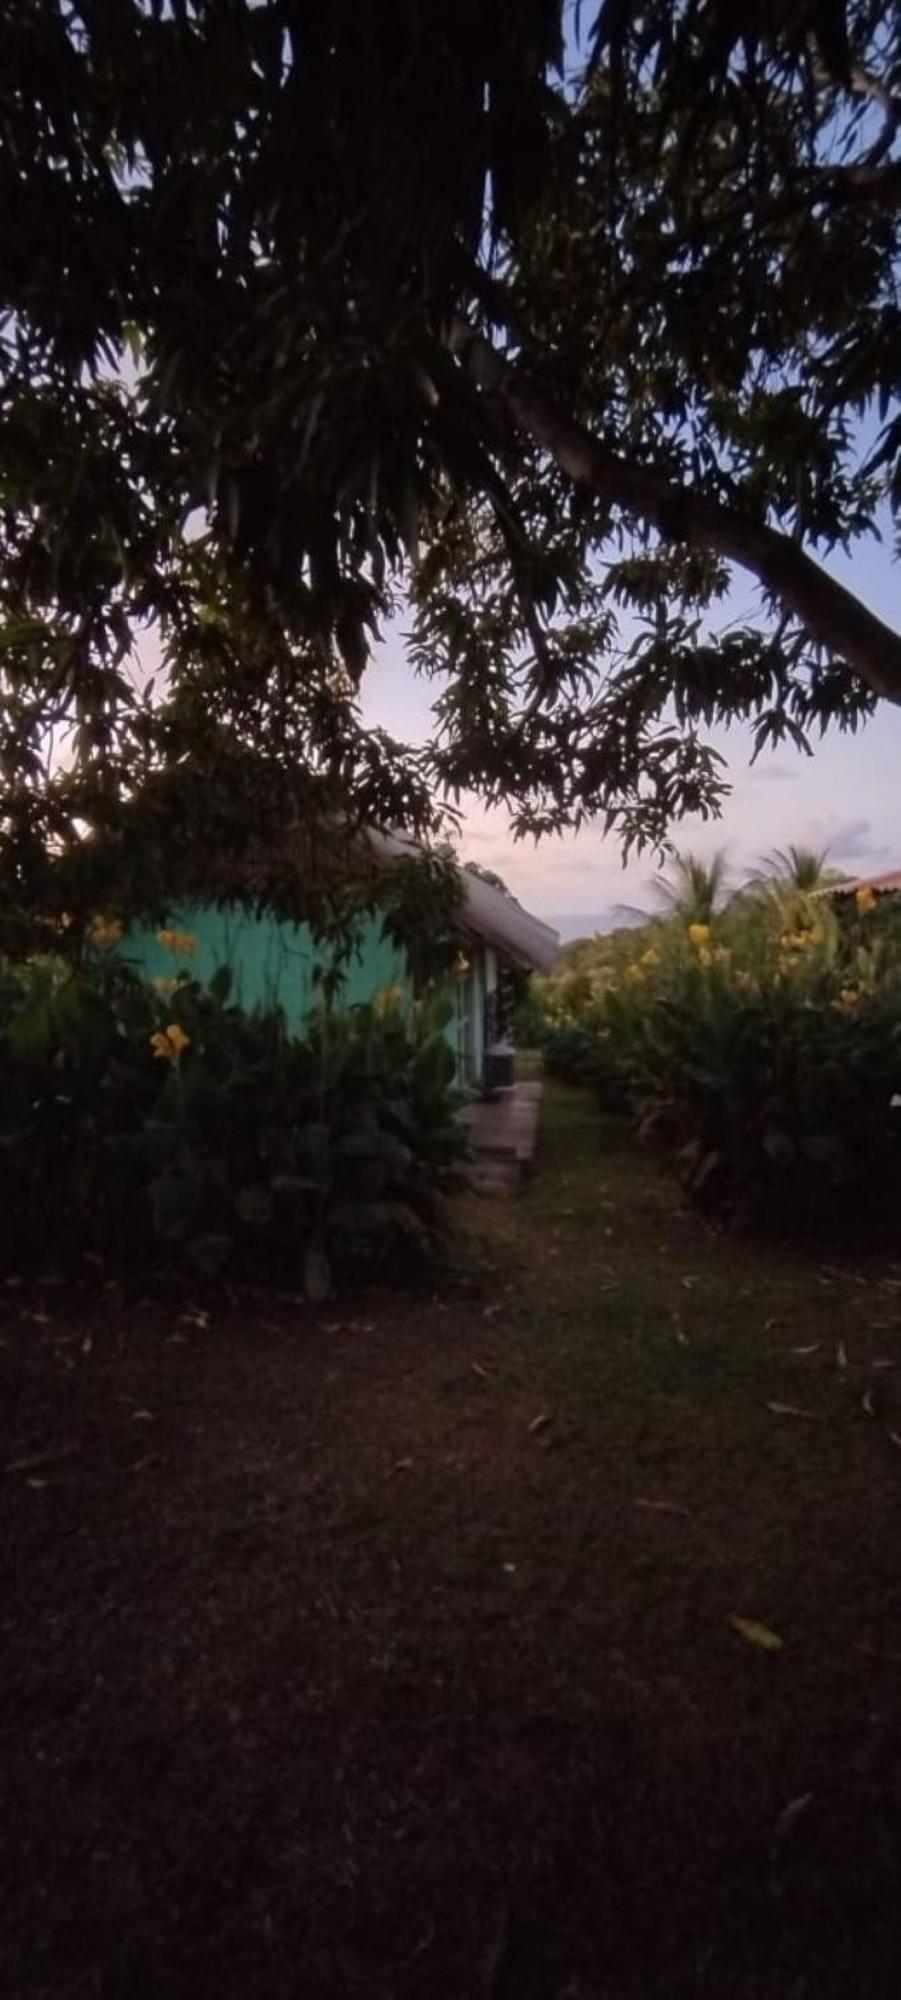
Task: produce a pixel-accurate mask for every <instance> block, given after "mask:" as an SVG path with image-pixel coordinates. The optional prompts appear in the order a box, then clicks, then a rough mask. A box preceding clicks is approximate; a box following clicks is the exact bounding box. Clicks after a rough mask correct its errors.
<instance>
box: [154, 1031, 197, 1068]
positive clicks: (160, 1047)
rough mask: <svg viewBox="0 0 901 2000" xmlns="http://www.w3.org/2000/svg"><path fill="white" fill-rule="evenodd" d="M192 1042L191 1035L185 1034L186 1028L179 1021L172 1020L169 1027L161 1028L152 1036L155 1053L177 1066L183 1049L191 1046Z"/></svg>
mask: <svg viewBox="0 0 901 2000" xmlns="http://www.w3.org/2000/svg"><path fill="white" fill-rule="evenodd" d="M190 1043H191V1037H190V1035H186V1034H185V1031H184V1028H180V1027H179V1025H178V1022H177V1021H170V1023H169V1026H168V1028H159V1029H158V1030H157V1033H156V1034H155V1035H151V1037H150V1046H151V1048H152V1050H153V1053H154V1055H155V1056H159V1057H160V1058H161V1059H162V1061H163V1062H168V1063H172V1064H173V1065H174V1066H176V1067H177V1065H178V1063H179V1061H180V1059H181V1056H182V1053H183V1051H184V1050H185V1049H187V1048H189V1047H190Z"/></svg>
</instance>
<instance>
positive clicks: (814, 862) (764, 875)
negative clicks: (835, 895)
mask: <svg viewBox="0 0 901 2000" xmlns="http://www.w3.org/2000/svg"><path fill="white" fill-rule="evenodd" d="M845 880H846V877H845V876H844V874H843V873H842V870H841V869H840V868H832V867H830V865H829V849H828V847H824V848H822V849H820V848H816V847H799V846H796V845H795V843H794V842H793V841H792V842H790V843H789V845H788V847H776V848H774V849H773V852H772V854H768V855H767V857H766V859H765V861H763V862H762V863H761V865H760V867H759V868H755V869H754V870H753V871H752V873H751V875H750V876H749V877H748V886H749V888H752V889H753V888H756V889H760V890H763V891H764V893H765V894H768V895H771V894H775V895H777V896H778V897H780V898H784V897H788V898H791V897H793V896H816V895H818V894H819V893H820V891H821V890H823V889H834V888H836V887H837V886H838V884H839V882H844V881H845Z"/></svg>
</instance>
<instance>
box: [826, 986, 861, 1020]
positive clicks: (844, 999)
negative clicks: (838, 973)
mask: <svg viewBox="0 0 901 2000" xmlns="http://www.w3.org/2000/svg"><path fill="white" fill-rule="evenodd" d="M832 1004H833V1006H834V1007H835V1008H836V1009H837V1011H838V1013H840V1014H853V1012H854V1009H855V1007H858V1006H859V1005H860V990H859V988H858V987H856V986H843V987H842V990H841V992H840V994H839V996H838V999H837V1000H834V1001H833V1003H832Z"/></svg>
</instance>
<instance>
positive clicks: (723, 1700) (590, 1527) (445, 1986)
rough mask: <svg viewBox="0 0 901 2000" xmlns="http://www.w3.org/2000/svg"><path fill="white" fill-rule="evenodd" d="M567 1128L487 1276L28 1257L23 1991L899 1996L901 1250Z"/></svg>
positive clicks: (7, 1573) (20, 1377)
mask: <svg viewBox="0 0 901 2000" xmlns="http://www.w3.org/2000/svg"><path fill="white" fill-rule="evenodd" d="M548 1118H549V1122H548V1126H547V1130H546V1135H545V1167H544V1172H543V1175H542V1177H541V1178H540V1179H539V1180H538V1181H536V1183H535V1185H534V1188H533V1189H532V1191H530V1193H529V1194H528V1195H527V1197H526V1198H525V1199H524V1201H523V1202H521V1203H520V1204H518V1205H516V1206H515V1207H510V1208H504V1207H502V1206H501V1205H498V1206H497V1207H494V1208H489V1205H488V1204H484V1205H483V1206H482V1208H480V1209H479V1210H478V1211H477V1213H478V1217H479V1226H480V1228H482V1229H486V1228H487V1229H488V1230H489V1231H490V1234H491V1237H492V1239H493V1250H492V1251H491V1252H490V1254H491V1256H492V1258H493V1261H494V1264H495V1267H496V1268H495V1269H494V1270H488V1271H485V1272H483V1276H482V1278H481V1280H480V1281H479V1282H478V1283H477V1284H476V1285H475V1287H474V1289H473V1290H472V1291H471V1292H470V1293H461V1291H460V1289H459V1287H452V1288H450V1289H449V1290H448V1291H447V1292H446V1294H445V1296H443V1297H441V1298H438V1299H415V1300H407V1301H405V1302H402V1303H400V1304H398V1303H397V1302H392V1301H390V1300H386V1299H385V1298H384V1297H382V1298H372V1299H368V1300H361V1301H360V1300H358V1301H356V1302H355V1303H354V1305H353V1307H352V1309H347V1308H345V1309H341V1310H336V1311H334V1312H331V1313H329V1312H328V1311H326V1312H325V1313H321V1314H319V1315H310V1314H309V1312H308V1311H307V1310H306V1309H305V1308H303V1307H301V1306H298V1305H296V1304H291V1303H289V1302H287V1301H284V1300H281V1301H278V1300H271V1299H269V1300H264V1299H260V1298H259V1297H249V1296H248V1297H243V1296H242V1297H241V1298H240V1299H239V1300H237V1301H235V1302H233V1303H232V1304H231V1305H223V1304H220V1303H216V1302H210V1301H207V1303H206V1307H205V1308H204V1311H209V1312H210V1318H209V1322H208V1323H206V1322H205V1321H204V1314H203V1312H201V1313H200V1314H193V1315H192V1314H191V1313H190V1312H187V1313H186V1310H185V1308H186V1303H187V1302H186V1301H185V1300H183V1299H182V1300H174V1301H173V1300H169V1301H160V1300H156V1301H155V1302H153V1303H145V1304H142V1303H140V1302H134V1301H132V1302H128V1301H127V1300H126V1299H125V1298H124V1297H123V1296H122V1295H121V1294H120V1293H118V1292H117V1291H115V1290H111V1291H107V1292H104V1293H102V1294H100V1295H98V1293H97V1292H96V1291H91V1292H88V1291H85V1292H83V1293H67V1294H66V1295H65V1296H64V1295H63V1294H62V1293H61V1292H60V1291H58V1290H54V1289H48V1290H46V1291H45V1292H44V1293H42V1294H40V1295H35V1296H31V1295H29V1296H28V1297H27V1298H26V1297H25V1295H24V1294H22V1293H18V1292H15V1291H8V1292H7V1294H6V1299H7V1308H8V1309H7V1311H6V1313H5V1316H4V1323H3V1325H2V1327H0V1338H2V1341H3V1345H2V1347H0V1363H2V1379H3V1383H4V1387H5V1404H6V1416H7V1431H8V1434H9V1436H10V1438H11V1444H10V1452H9V1456H10V1461H11V1469H10V1471H9V1472H8V1473H7V1475H6V1479H5V1492H4V1515H3V1543H2V1555H3V1566H4V1578H3V1599H2V1613H0V1644H2V1654H3V1678H4V1699H3V1703H2V1707H0V1737H2V1760H3V1769H4V1772H5V1776H6V1785H5V1797H6V1802H7V1805H6V1811H5V1813H4V1815H3V1819H2V1824H0V1869H2V1880H3V1884H4V1904H3V1908H4V1922H3V1931H4V1938H3V1943H2V1946H0V1952H2V1954H3V1960H4V1962H3V1965H2V1973H0V1985H2V1990H3V1992H4V1994H5V1995H7V1996H8V1997H9V2000H19V1996H21V1997H22V2000H26V1996H27V2000H39V1996H40V2000H50V1996H52V2000H62V1996H65V1997H66V2000H75V1996H78V2000H81V1996H84V2000H145V1997H146V2000H151V1996H153V2000H182V1996H185V2000H187V1996H188V1995H190V1996H192V2000H193V1996H196V1995H198V1994H200V1993H203V1994H206V1993H210V1994H215V1995H217V1996H219V2000H238V1996H241V2000H245V1997H246V2000H251V1996H252V2000H268V1996H273V2000H282V1996H285V2000H287V1996H297V1997H298V2000H300V1996H303V2000H326V1996H328V2000H357V1996H359V2000H363V1996H366V2000H370V1996H384V1997H385V2000H395V1996H396V2000H408V1996H409V2000H412V1996H414V1995H416V1996H428V2000H458V1996H459V2000H463V1997H464V1996H468V1995H475V1994H477V1993H478V1991H479V1981H480V1973H481V1968H482V1967H483V1965H484V1962H485V1959H486V1955H487V1954H488V1953H489V1952H490V1949H491V1945H492V1940H494V1939H495V1938H496V1937H497V1935H498V1933H499V1932H500V1931H501V1930H502V1929H503V1926H504V1924H505V1921H506V1913H507V1912H512V1913H513V1916H514V1919H515V1918H518V1917H519V1916H528V1917H529V1918H534V1919H536V1920H537V1922H538V1923H539V1925H540V1926H542V1927H544V1928H543V1935H544V1936H545V1939H546V1945H547V1954H548V1959H549V1963H550V1964H551V1966H552V1968H553V1984H552V1985H551V1987H550V1988H549V1991H551V1992H554V1993H556V1994H557V1995H558V1996H560V2000H562V1997H563V1996H565V1995H568V1996H570V2000H589V1997H590V2000H594V1996H597V2000H608V1997H609V2000H630V1996H632V1995H639V1994H641V1995H654V1996H660V2000H663V1996H664V1995H665V1996H666V2000H673V1996H677V2000H678V1996H680V1995H685V1996H686V2000H687V1996H689V1995H690V1996H696V1995H698V1996H700V1995H704V1996H711V2000H713V1996H717V2000H721V1996H723V1997H724V1996H730V2000H731V1996H733V1995H738V1996H751V1995H754V1996H758V1995H759V1996H761V2000H763V1996H766V2000H805V1997H806V1996H808V1995H809V1996H810V2000H814V1996H816V2000H821V1996H824V1995H826V1996H833V1995H834V1996H839V1995H842V1996H843V1995H847V1996H849V2000H851V1996H858V1995H865V1996H867V2000H870V1996H876V2000H879V1996H882V1995H884V1996H885V2000H889V1996H890V1995H891V1996H895V1995H896V1994H897V1992H898V1990H899V1986H901V1971H899V1966H901V1958H899V1941H901V1931H899V1917H898V1914H897V1908H896V1906H897V1903H898V1895H897V1890H898V1882H899V1862H901V1766H899V1741H898V1700H897V1696H898V1686H899V1675H901V1599H899V1588H898V1580H897V1579H898V1549H899V1546H901V1543H899V1527H901V1519H899V1505H898V1502H899V1487H901V1449H897V1448H896V1447H895V1446H893V1445H892V1443H891V1441H890V1430H891V1428H892V1425H893V1421H894V1420H893V1416H892V1408H893V1405H892V1402H891V1397H890V1394H889V1387H888V1385H889V1383H890V1379H891V1373H892V1371H891V1370H890V1369H884V1370H883V1369H874V1368H873V1363H874V1362H879V1361H891V1360H894V1359H895V1358H896V1357H897V1358H901V1322H899V1314H898V1305H897V1299H898V1296H899V1285H901V1280H899V1278H898V1276H897V1274H896V1273H895V1269H894V1266H892V1265H890V1264H887V1263H882V1264H880V1265H879V1266H878V1268H871V1269H869V1270H868V1271H867V1272H866V1273H864V1274H860V1273H855V1272H854V1271H853V1269H852V1267H850V1266H842V1267H841V1268H840V1269H838V1270H837V1272H836V1274H835V1275H834V1276H833V1277H830V1276H828V1275H827V1274H824V1273H823V1271H822V1268H821V1266H820V1265H819V1263H817V1262H816V1261H815V1260H811V1259H805V1260H802V1262H801V1263H800V1264H799V1263H797V1262H794V1261H790V1262H789V1263H786V1262H785V1260H780V1259H774V1260H772V1261H771V1263H770V1264H769V1265H767V1267H766V1268H765V1269H764V1267H763V1265H762V1262H761V1258H760V1255H759V1253H758V1252H755V1251H754V1250H753V1249H751V1248H750V1247H746V1248H738V1249H736V1248H735V1247H734V1246H730V1245H727V1244H725V1243H724V1242H723V1241H722V1239H718V1238H714V1237H712V1236H711V1235H710V1234H709V1233H708V1232H705V1231H704V1230H703V1229H702V1228H701V1227H700V1226H699V1225H697V1224H696V1223H694V1222H692V1221H691V1220H690V1219H687V1218H685V1217H684V1216H683V1215H682V1214H681V1212H680V1210H679V1208H678V1204H677V1203H676V1202H675V1201H674V1199H673V1197H672V1195H671V1194H670V1192H669V1190H668V1189H665V1188H663V1187H662V1186H661V1184H660V1183H659V1181H658V1179H657V1177H656V1174H655V1172H654V1170H653V1168H651V1167H650V1166H649V1165H648V1164H647V1163H646V1162H644V1161H640V1160H637V1159H636V1157H635V1156H634V1155H633V1154H632V1152H631V1151H630V1150H629V1149H626V1150H624V1151H623V1152H622V1154H621V1156H619V1157H617V1156H615V1155H611V1154H610V1152H609V1146H608V1150H607V1152H606V1153H605V1152H604V1151H603V1150H602V1148H601V1145H600V1141H599V1136H598V1133H597V1131H596V1126H595V1121H594V1118H593V1115H592V1114H591V1112H590V1107H586V1106H584V1105H581V1104H580V1103H578V1101H577V1100H575V1099H570V1098H566V1097H559V1098H556V1099H555V1098H553V1097H552V1098H551V1102H550V1108H549V1114H548ZM608 1231H609V1232H610V1233H609V1234H608V1233H607V1232H608ZM686 1280H688V1281H690V1282H688V1283H686V1282H684V1281H686ZM893 1288H894V1289H893ZM743 1292H747V1297H745V1298H743V1296H742V1295H743ZM27 1315H32V1316H31V1317H28V1316H27ZM35 1315H36V1317H35ZM796 1348H801V1349H805V1348H806V1349H808V1350H809V1351H808V1352H807V1353H806V1354H804V1353H801V1354H796V1353H795V1352H794V1351H793V1350H794V1349H796ZM837 1355H839V1356H840V1357H841V1356H843V1357H844V1359H843V1361H842V1362H841V1365H839V1360H838V1359H837V1358H836V1356H837ZM827 1356H828V1367H826V1365H825V1361H826V1357H827ZM821 1363H822V1364H823V1365H821ZM805 1371H806V1373H805ZM874 1395H875V1397H876V1401H875V1402H874V1401H873V1398H874ZM867 1397H869V1399H870V1403H871V1410H870V1411H867V1410H866V1409H863V1408H862V1401H863V1399H865V1398H867ZM768 1402H775V1403H780V1404H782V1405H784V1406H789V1407H792V1406H794V1407H797V1408H801V1407H804V1408H806V1409H807V1411H808V1414H807V1415H806V1416H805V1417H792V1416H780V1415H779V1414H778V1413H777V1414H774V1413H773V1412H772V1411H771V1410H770V1409H768V1408H767V1407H766V1406H767V1403H768ZM735 1614H737V1615H742V1616H745V1617H750V1618H756V1619H758V1620H761V1621H763V1622H764V1623H766V1624H767V1625H768V1626H771V1627H772V1628H774V1629H775V1630H776V1631H777V1633H778V1635H779V1636H780V1637H781V1638H782V1639H783V1641H784V1643H783V1646H782V1649H781V1650H780V1651H772V1652H767V1651H763V1650H761V1649H760V1648H759V1647H758V1646H756V1645H754V1644H753V1643H750V1642H749V1641H748V1640H747V1639H746V1638H744V1637H742V1636H741V1634H740V1633H739V1632H737V1631H736V1629H735V1628H734V1627H733V1626H732V1625H731V1624H730V1622H729V1621H730V1618H731V1616H732V1615H735ZM540 1991H541V1989H540V1988H538V1987H535V1988H530V1987H526V1986H522V1987H521V1988H520V1987H517V1988H516V1989H515V1991H514V1990H513V1989H511V1991H510V1994H509V2000H532V1994H533V1992H534V1994H535V1995H537V1994H538V1993H539V1992H540Z"/></svg>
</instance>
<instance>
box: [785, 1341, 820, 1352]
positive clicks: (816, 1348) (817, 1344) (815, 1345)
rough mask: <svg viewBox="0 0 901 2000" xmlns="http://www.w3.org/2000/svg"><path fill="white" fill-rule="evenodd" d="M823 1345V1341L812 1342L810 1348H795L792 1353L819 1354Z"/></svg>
mask: <svg viewBox="0 0 901 2000" xmlns="http://www.w3.org/2000/svg"><path fill="white" fill-rule="evenodd" d="M822 1345H823V1343H822V1341H821V1340H812V1341H811V1342H810V1345H809V1346H808V1347H793V1348H792V1350H791V1351H792V1353H793V1354H818V1353H819V1351H820V1348H821V1347H822Z"/></svg>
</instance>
